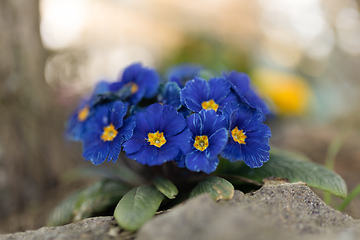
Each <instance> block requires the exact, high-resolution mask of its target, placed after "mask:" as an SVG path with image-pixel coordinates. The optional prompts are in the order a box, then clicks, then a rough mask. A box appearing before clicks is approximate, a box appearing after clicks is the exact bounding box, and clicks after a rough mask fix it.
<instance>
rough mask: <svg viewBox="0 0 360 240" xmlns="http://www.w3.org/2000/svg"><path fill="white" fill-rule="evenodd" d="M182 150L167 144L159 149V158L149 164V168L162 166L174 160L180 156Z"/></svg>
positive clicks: (174, 145)
mask: <svg viewBox="0 0 360 240" xmlns="http://www.w3.org/2000/svg"><path fill="white" fill-rule="evenodd" d="M179 152H180V149H179V147H178V146H177V145H176V144H168V143H165V144H164V145H163V146H161V148H159V149H158V156H157V157H156V158H154V159H153V160H152V161H151V162H149V163H148V165H149V166H155V165H161V164H163V163H165V162H168V161H172V160H174V159H175V158H176V157H177V156H178V155H179Z"/></svg>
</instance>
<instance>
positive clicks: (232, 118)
mask: <svg viewBox="0 0 360 240" xmlns="http://www.w3.org/2000/svg"><path fill="white" fill-rule="evenodd" d="M223 115H224V116H225V117H226V118H227V119H228V120H229V135H230V140H229V142H228V144H227V145H226V147H225V148H224V150H223V151H222V153H221V156H222V157H224V158H226V159H228V160H230V161H232V162H233V161H239V160H242V161H244V162H245V164H246V165H248V166H249V167H251V168H256V167H261V166H262V165H263V163H264V162H266V161H268V160H269V156H270V154H269V150H270V147H269V138H270V137H271V132H270V128H269V127H268V126H267V125H265V124H264V123H263V120H264V115H263V114H262V112H261V111H258V110H256V109H254V108H251V107H249V106H246V105H238V104H236V103H234V102H232V103H228V104H226V105H225V107H224V109H223Z"/></svg>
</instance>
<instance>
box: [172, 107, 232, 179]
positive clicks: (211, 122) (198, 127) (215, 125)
mask: <svg viewBox="0 0 360 240" xmlns="http://www.w3.org/2000/svg"><path fill="white" fill-rule="evenodd" d="M187 125H188V127H189V129H190V130H191V132H192V134H193V137H192V140H191V145H192V149H191V151H190V152H188V153H187V154H186V155H185V156H184V157H183V158H182V159H181V160H180V161H179V162H178V164H179V166H186V168H188V169H189V170H191V171H194V172H200V171H203V172H205V173H208V174H209V173H211V172H213V171H215V170H216V168H217V165H218V164H219V158H218V155H219V154H220V152H221V151H222V150H223V148H224V147H225V145H226V143H227V141H228V132H227V130H226V127H227V119H226V118H225V117H224V116H222V115H218V114H216V112H215V111H213V110H210V111H208V110H201V111H200V112H199V113H194V114H192V115H190V116H189V117H188V118H187Z"/></svg>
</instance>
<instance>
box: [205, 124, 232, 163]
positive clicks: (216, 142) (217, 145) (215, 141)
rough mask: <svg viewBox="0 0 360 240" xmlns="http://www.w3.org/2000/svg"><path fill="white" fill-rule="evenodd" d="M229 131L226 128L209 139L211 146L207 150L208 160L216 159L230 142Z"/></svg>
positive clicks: (219, 130)
mask: <svg viewBox="0 0 360 240" xmlns="http://www.w3.org/2000/svg"><path fill="white" fill-rule="evenodd" d="M228 139H229V137H228V131H227V130H226V129H225V128H220V129H218V130H217V131H216V132H215V133H214V134H212V135H211V136H210V137H209V146H208V147H207V148H206V150H205V155H206V157H208V158H214V157H216V156H217V155H218V154H220V152H221V151H222V150H223V149H224V147H225V145H226V143H227V142H228Z"/></svg>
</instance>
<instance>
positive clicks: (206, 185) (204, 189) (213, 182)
mask: <svg viewBox="0 0 360 240" xmlns="http://www.w3.org/2000/svg"><path fill="white" fill-rule="evenodd" d="M234 191H235V190H234V186H233V185H232V184H231V183H230V182H229V181H227V180H225V179H223V178H220V177H215V176H214V177H208V178H206V179H205V180H204V181H202V182H200V183H199V184H198V185H197V186H196V187H195V188H194V189H193V190H192V192H191V193H190V197H195V196H197V195H200V194H203V193H209V194H210V197H211V198H212V199H214V200H215V201H218V200H220V199H224V200H229V199H232V198H233V196H234Z"/></svg>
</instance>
